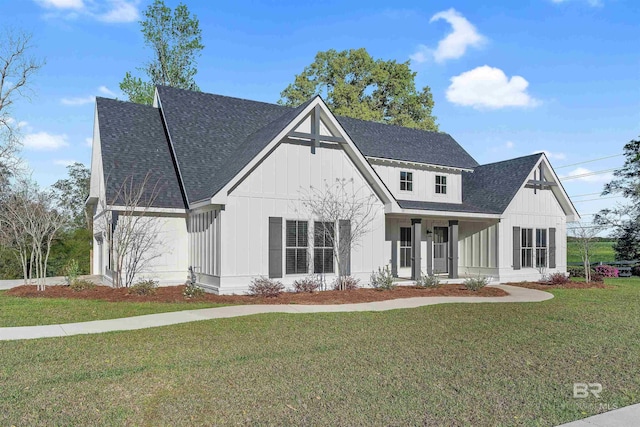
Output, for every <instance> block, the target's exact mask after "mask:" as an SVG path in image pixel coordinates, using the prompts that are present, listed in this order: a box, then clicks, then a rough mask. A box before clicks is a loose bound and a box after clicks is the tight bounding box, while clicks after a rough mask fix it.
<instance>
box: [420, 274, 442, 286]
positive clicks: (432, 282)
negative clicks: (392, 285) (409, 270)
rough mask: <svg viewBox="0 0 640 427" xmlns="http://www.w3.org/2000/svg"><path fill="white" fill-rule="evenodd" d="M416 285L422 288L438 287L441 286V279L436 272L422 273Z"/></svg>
mask: <svg viewBox="0 0 640 427" xmlns="http://www.w3.org/2000/svg"><path fill="white" fill-rule="evenodd" d="M416 286H420V287H421V288H437V287H438V286H440V279H439V278H438V276H436V275H435V274H432V275H428V274H422V275H421V276H420V279H418V280H417V281H416Z"/></svg>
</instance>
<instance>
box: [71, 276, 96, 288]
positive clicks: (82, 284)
mask: <svg viewBox="0 0 640 427" xmlns="http://www.w3.org/2000/svg"><path fill="white" fill-rule="evenodd" d="M69 287H70V288H71V289H73V290H74V291H86V290H89V289H93V288H95V287H96V284H95V283H93V282H92V281H91V280H87V279H75V280H74V281H73V282H71V284H70V285H69Z"/></svg>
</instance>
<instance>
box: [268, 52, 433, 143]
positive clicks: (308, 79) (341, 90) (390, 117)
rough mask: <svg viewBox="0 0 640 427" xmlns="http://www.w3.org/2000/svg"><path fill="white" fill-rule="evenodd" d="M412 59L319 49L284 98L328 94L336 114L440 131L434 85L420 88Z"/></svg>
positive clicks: (297, 100) (294, 101)
mask: <svg viewBox="0 0 640 427" xmlns="http://www.w3.org/2000/svg"><path fill="white" fill-rule="evenodd" d="M415 76H416V73H415V72H413V71H411V69H410V68H409V62H408V61H407V62H403V63H398V62H396V61H393V60H390V61H383V60H382V59H373V58H372V57H371V55H369V53H368V52H367V51H366V50H365V49H364V48H361V49H350V50H344V51H341V52H338V51H336V50H334V49H330V50H328V51H326V52H318V53H317V54H316V57H315V60H314V61H313V63H312V64H311V65H309V66H307V67H305V69H304V70H303V71H302V73H301V74H298V75H296V76H295V80H294V82H293V83H292V84H290V85H289V86H287V87H286V89H285V90H283V91H282V92H281V93H280V97H281V99H280V101H278V103H280V104H282V105H287V106H290V107H296V106H298V105H300V104H302V103H304V102H306V101H307V100H308V99H309V98H312V97H313V96H315V95H323V97H324V98H325V101H326V102H327V104H328V105H329V107H330V108H331V110H332V111H333V113H334V114H337V115H340V116H346V117H353V118H355V119H362V120H371V121H376V122H381V123H387V124H392V125H398V126H405V127H410V128H417V129H424V130H431V131H437V130H438V125H437V123H436V118H435V117H434V116H433V115H432V110H433V97H432V96H431V89H430V88H429V87H428V86H425V87H424V88H422V91H420V92H418V91H417V90H416V85H415Z"/></svg>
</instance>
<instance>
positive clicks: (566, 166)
mask: <svg viewBox="0 0 640 427" xmlns="http://www.w3.org/2000/svg"><path fill="white" fill-rule="evenodd" d="M620 156H624V154H615V155H613V156H606V157H600V158H597V159H593V160H585V161H584V162H578V163H571V164H570V165H564V166H558V167H557V168H554V169H562V168H568V167H571V166H578V165H584V164H585V163H593V162H598V161H600V160H605V159H613V158H614V157H620Z"/></svg>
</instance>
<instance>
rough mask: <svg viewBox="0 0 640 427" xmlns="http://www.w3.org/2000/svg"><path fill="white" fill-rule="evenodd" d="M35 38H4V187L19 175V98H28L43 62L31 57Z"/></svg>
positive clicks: (0, 49)
mask: <svg viewBox="0 0 640 427" xmlns="http://www.w3.org/2000/svg"><path fill="white" fill-rule="evenodd" d="M32 49H33V46H32V45H31V35H29V34H26V33H22V32H18V31H11V30H6V29H5V30H3V32H2V34H0V185H1V186H6V185H7V183H8V177H10V176H12V175H13V174H14V173H15V168H16V166H17V163H18V161H17V158H16V157H15V154H16V152H17V150H18V147H19V138H18V130H19V127H20V124H19V122H17V121H16V120H15V119H14V118H13V117H12V116H11V107H12V106H13V104H14V103H15V101H16V100H17V99H18V98H19V97H23V98H28V89H29V83H30V82H31V78H32V76H33V74H35V73H36V71H38V70H39V69H40V68H41V67H42V65H43V62H40V61H37V60H36V59H34V58H33V57H31V56H30V51H31V50H32Z"/></svg>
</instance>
